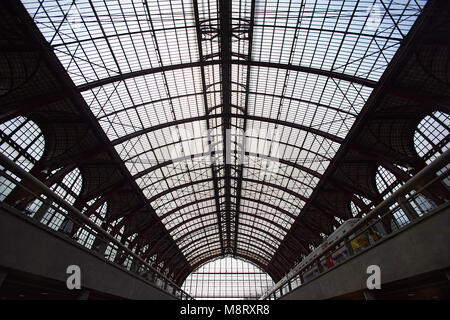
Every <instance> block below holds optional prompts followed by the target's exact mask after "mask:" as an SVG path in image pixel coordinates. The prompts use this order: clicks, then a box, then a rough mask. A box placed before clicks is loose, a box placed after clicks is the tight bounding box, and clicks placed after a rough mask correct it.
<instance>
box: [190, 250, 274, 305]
mask: <svg viewBox="0 0 450 320" xmlns="http://www.w3.org/2000/svg"><path fill="white" fill-rule="evenodd" d="M273 285H274V282H273V280H272V279H271V278H270V276H269V275H268V274H267V273H265V272H264V271H262V270H261V269H260V268H258V267H257V266H255V265H254V264H252V263H249V262H247V261H244V260H241V259H236V258H232V257H225V258H221V259H216V260H214V261H210V262H208V263H206V264H204V265H203V266H201V267H200V268H198V269H197V270H195V271H194V272H192V273H191V274H190V275H189V276H188V277H187V279H186V281H185V282H184V284H183V287H182V288H183V290H185V291H186V292H187V293H189V294H190V295H191V296H192V297H194V298H195V299H198V300H202V299H221V300H225V299H257V298H259V297H260V296H262V295H263V293H264V292H265V291H266V290H267V289H269V288H270V287H272V286H273Z"/></svg>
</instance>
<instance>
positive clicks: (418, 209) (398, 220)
mask: <svg viewBox="0 0 450 320" xmlns="http://www.w3.org/2000/svg"><path fill="white" fill-rule="evenodd" d="M375 181H376V185H377V188H378V191H379V192H380V194H381V196H382V197H383V199H387V198H389V197H390V196H391V195H392V194H393V193H394V192H395V191H396V190H397V189H398V188H400V187H401V185H402V182H400V181H399V180H398V179H397V178H396V177H395V176H394V174H393V173H392V172H390V171H389V170H387V169H386V168H384V167H382V166H379V167H378V169H377V173H376V176H375ZM406 198H407V199H408V201H407V202H405V205H406V206H407V207H409V209H408V210H410V211H413V214H417V215H419V216H421V215H423V214H424V213H426V212H428V211H429V210H431V209H432V208H434V207H435V205H434V204H433V203H432V202H431V200H429V199H427V198H425V197H424V196H423V195H421V194H418V195H416V196H415V197H409V195H407V196H406ZM394 208H395V209H394ZM390 209H391V210H394V218H395V219H393V221H392V227H393V228H394V229H396V228H401V227H403V226H404V225H406V224H408V223H409V222H410V219H409V218H408V216H407V215H406V214H405V212H404V210H403V209H402V208H400V207H399V206H397V205H396V204H393V205H391V206H390Z"/></svg>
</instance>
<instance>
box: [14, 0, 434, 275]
mask: <svg viewBox="0 0 450 320" xmlns="http://www.w3.org/2000/svg"><path fill="white" fill-rule="evenodd" d="M22 2H23V4H24V6H25V7H26V9H27V10H28V12H29V14H30V16H31V17H32V18H33V21H34V22H35V23H36V25H37V26H38V28H39V29H40V31H41V32H42V34H43V35H44V37H45V39H46V40H47V41H48V42H49V44H50V46H51V48H52V50H53V52H54V53H55V54H56V56H57V57H58V58H59V60H60V62H61V64H62V66H63V67H64V68H65V70H66V71H67V73H68V74H69V75H70V77H71V79H72V81H73V82H74V83H75V85H76V86H77V88H78V90H79V91H80V92H81V94H82V96H83V98H84V100H85V102H86V103H87V105H88V106H89V108H90V110H91V111H92V113H93V114H94V116H95V118H96V119H97V120H98V123H99V124H100V126H101V127H102V129H103V130H104V132H105V133H106V135H107V137H108V138H109V140H110V142H111V144H112V145H113V146H114V148H115V150H116V151H117V153H118V154H119V156H120V159H121V161H123V163H124V165H125V166H126V167H127V169H128V170H129V172H130V174H131V175H132V177H133V178H134V180H135V182H136V184H137V185H138V186H139V187H140V189H141V190H142V193H143V195H144V196H145V197H146V198H147V200H148V202H149V204H150V205H151V207H152V208H153V209H154V210H155V212H156V214H157V216H158V217H159V219H160V220H161V222H162V223H163V224H164V226H165V228H166V229H167V231H168V232H169V233H170V236H171V238H172V239H173V240H174V241H175V242H176V244H177V246H178V248H179V249H180V250H181V251H182V253H183V255H184V256H185V258H186V259H187V261H188V262H189V264H190V265H191V266H192V267H194V268H195V267H196V266H199V265H200V264H202V263H204V262H205V261H207V260H208V259H212V258H214V257H217V256H220V255H224V254H235V255H237V256H241V257H244V258H247V259H248V260H250V261H252V262H255V263H257V264H258V265H259V266H261V267H263V268H264V269H267V266H268V265H269V264H270V263H271V261H272V259H273V257H274V256H275V254H276V253H277V250H278V249H279V247H280V245H281V244H282V242H283V240H284V239H285V238H286V235H287V234H288V232H289V230H290V229H291V228H292V226H293V224H294V223H295V221H296V220H298V217H299V215H300V213H301V212H302V209H303V208H304V207H305V205H306V204H307V203H308V201H309V200H310V197H311V195H312V193H313V192H314V190H315V188H316V187H317V185H318V183H319V181H321V179H322V177H323V175H324V173H325V171H326V170H327V168H328V166H329V164H330V162H331V161H332V160H333V158H334V156H335V155H336V153H337V152H338V150H339V149H340V147H341V145H342V144H343V143H344V142H345V139H346V137H347V135H348V133H349V131H350V128H351V127H352V125H353V123H354V122H355V120H356V118H357V117H358V115H359V114H360V112H361V110H362V109H363V107H364V106H365V105H366V103H367V101H368V99H369V97H370V96H371V93H372V91H373V90H374V89H375V88H377V87H378V85H379V80H380V78H381V76H382V74H383V73H384V71H385V70H386V68H387V66H388V64H389V63H390V61H391V59H392V58H393V56H394V54H395V53H396V51H397V49H398V48H399V47H400V45H401V44H402V42H403V41H404V39H405V36H406V35H407V33H408V31H409V29H410V28H411V26H412V25H413V23H414V22H415V20H416V18H417V17H418V15H419V14H420V13H421V11H422V9H423V7H424V5H425V2H426V1H421V0H420V1H419V0H417V1H404V2H403V1H401V2H399V1H392V0H383V1H375V2H374V1H372V0H371V1H356V0H355V1H345V2H344V1H324V0H316V1H311V0H305V1H288V0H286V1H281V0H279V1H276V0H268V1H255V0H241V1H239V0H234V1H222V0H221V1H213V0H209V1H208V0H193V1H143V2H141V1H122V0H121V1H97V0H91V1H84V0H83V1H76V2H73V1H56V0H45V1H38V0H23V1H22ZM374 3H375V4H374ZM324 219H325V218H324ZM334 223H336V222H335V221H334V220H333V219H332V217H331V222H330V221H328V222H327V225H328V227H327V228H326V229H325V230H324V229H321V226H322V225H321V224H320V223H319V227H318V228H315V227H314V223H312V222H311V224H310V225H309V226H308V227H307V228H306V229H305V230H304V234H302V235H301V237H300V238H301V239H300V240H295V239H294V240H293V241H294V242H293V246H301V247H302V248H304V247H306V246H307V245H308V243H311V242H313V241H312V239H316V236H317V234H318V233H319V231H322V232H326V231H327V230H328V231H329V228H330V226H332V225H333V224H334ZM308 230H309V231H308ZM331 230H332V229H331ZM308 232H311V233H313V234H315V236H313V235H311V236H308ZM307 250H308V248H304V249H302V251H307ZM280 259H283V257H282V256H281V258H280ZM281 261H283V260H281ZM290 263H292V261H289V262H288V263H287V264H288V265H289V264H290ZM277 276H278V275H277Z"/></svg>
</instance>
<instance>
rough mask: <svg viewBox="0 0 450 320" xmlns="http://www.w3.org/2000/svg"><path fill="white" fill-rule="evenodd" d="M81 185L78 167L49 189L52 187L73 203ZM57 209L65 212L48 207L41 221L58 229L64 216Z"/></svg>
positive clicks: (81, 180)
mask: <svg viewBox="0 0 450 320" xmlns="http://www.w3.org/2000/svg"><path fill="white" fill-rule="evenodd" d="M55 172H56V171H55ZM53 173H54V172H53ZM53 173H52V174H53ZM82 185H83V179H82V177H81V172H80V170H79V169H78V168H75V169H74V170H72V171H71V172H69V173H68V174H66V175H65V176H64V179H62V181H61V182H57V183H55V184H54V185H53V186H51V188H50V189H52V190H53V191H54V192H55V193H56V194H57V195H59V196H60V197H61V198H63V199H64V200H66V201H67V202H68V203H70V204H74V203H75V200H76V199H77V197H78V195H79V194H80V192H81V187H82ZM59 211H62V212H66V211H65V210H64V209H62V208H59V210H55V209H54V208H49V209H48V210H47V212H46V213H45V215H44V217H43V218H42V220H41V222H42V223H43V224H46V225H48V226H49V227H50V228H52V229H55V230H58V229H59V227H60V226H61V224H62V223H63V221H64V218H65V217H64V215H63V214H62V213H61V212H59Z"/></svg>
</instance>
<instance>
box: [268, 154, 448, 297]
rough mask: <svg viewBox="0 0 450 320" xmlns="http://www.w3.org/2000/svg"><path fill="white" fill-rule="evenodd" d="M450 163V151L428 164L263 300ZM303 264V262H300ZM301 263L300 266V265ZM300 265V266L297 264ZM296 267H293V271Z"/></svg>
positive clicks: (274, 288)
mask: <svg viewBox="0 0 450 320" xmlns="http://www.w3.org/2000/svg"><path fill="white" fill-rule="evenodd" d="M449 163H450V149H449V150H447V151H445V152H444V153H443V154H441V155H440V156H439V157H438V158H436V159H435V160H433V162H431V163H430V164H428V165H427V166H426V167H425V168H423V169H422V170H420V171H419V172H418V173H417V174H416V175H414V176H413V177H411V178H410V179H409V180H408V181H407V182H405V183H404V184H403V185H402V186H401V187H400V188H398V189H397V190H396V191H395V192H393V193H392V194H391V195H390V196H389V197H388V198H387V199H385V200H383V201H382V202H381V203H379V204H378V205H377V206H376V207H375V208H373V209H372V210H371V211H370V212H369V213H368V214H366V215H365V216H364V217H363V218H361V219H360V220H359V221H358V222H357V223H355V225H353V226H352V227H350V229H349V230H348V231H347V232H346V233H345V234H343V235H342V236H340V237H338V238H337V239H336V240H334V241H333V244H334V245H332V246H329V247H328V248H326V249H325V250H324V251H323V252H322V253H321V254H320V255H319V256H318V257H316V258H315V259H314V260H313V261H311V262H310V263H308V264H306V265H305V266H303V267H302V268H301V269H299V270H298V271H296V272H295V273H294V274H292V275H290V277H289V278H286V277H284V278H282V279H281V280H280V281H279V282H278V283H276V284H275V285H274V286H273V287H272V288H270V289H269V290H268V291H266V293H264V294H263V296H262V297H261V298H260V299H261V300H264V299H266V298H267V297H269V296H270V295H271V294H273V293H274V292H276V291H277V290H278V289H280V288H281V287H284V286H285V285H286V284H287V283H289V282H290V281H291V280H292V279H293V278H295V277H296V276H298V275H299V274H301V273H302V272H303V271H305V269H307V268H309V267H310V266H311V265H312V264H314V263H315V262H316V261H320V259H321V258H322V257H324V256H326V255H327V254H329V252H330V251H332V250H333V249H335V245H337V244H339V243H342V242H345V240H346V238H347V237H349V235H352V234H353V233H355V232H356V231H358V230H360V229H361V228H362V227H364V226H365V225H366V224H367V223H368V222H369V221H370V220H372V219H373V218H374V217H376V215H377V214H379V213H380V211H382V210H383V209H385V208H386V207H388V206H390V205H391V204H393V203H394V202H398V199H399V198H400V197H402V196H405V195H407V194H408V193H409V192H410V191H412V189H413V188H414V187H416V186H417V185H420V184H422V185H421V187H424V186H425V185H426V184H427V183H429V181H428V180H429V179H430V176H432V175H434V174H436V172H437V171H439V170H440V169H442V168H443V167H444V166H446V165H448V164H449ZM300 263H301V262H300ZM300 263H299V264H300ZM297 265H298V264H297ZM294 268H295V266H294V267H293V269H294ZM288 274H289V273H288Z"/></svg>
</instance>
